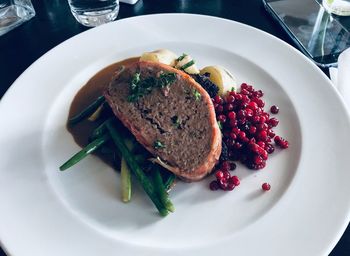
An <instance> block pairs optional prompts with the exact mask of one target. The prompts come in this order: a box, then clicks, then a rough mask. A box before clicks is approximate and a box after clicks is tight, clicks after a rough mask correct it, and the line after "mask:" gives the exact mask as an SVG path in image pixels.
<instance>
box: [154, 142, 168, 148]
mask: <svg viewBox="0 0 350 256" xmlns="http://www.w3.org/2000/svg"><path fill="white" fill-rule="evenodd" d="M153 147H154V148H155V149H160V148H165V146H164V144H163V143H162V142H160V141H159V140H156V141H155V142H154V144H153Z"/></svg>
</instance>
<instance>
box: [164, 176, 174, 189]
mask: <svg viewBox="0 0 350 256" xmlns="http://www.w3.org/2000/svg"><path fill="white" fill-rule="evenodd" d="M175 179H176V176H175V174H173V173H171V174H170V175H169V177H168V178H167V179H166V180H165V182H164V187H165V190H166V191H169V190H170V189H171V188H172V187H173V185H174V182H175Z"/></svg>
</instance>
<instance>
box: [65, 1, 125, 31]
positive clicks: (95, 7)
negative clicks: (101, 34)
mask: <svg viewBox="0 0 350 256" xmlns="http://www.w3.org/2000/svg"><path fill="white" fill-rule="evenodd" d="M68 3H69V6H70V10H71V12H72V14H73V15H74V17H75V19H76V20H77V21H78V22H79V23H81V24H82V25H84V26H88V27H96V26H99V25H102V24H105V23H107V22H110V21H113V20H115V19H116V18H117V16H118V13H119V0H68Z"/></svg>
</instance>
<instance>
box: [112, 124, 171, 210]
mask: <svg viewBox="0 0 350 256" xmlns="http://www.w3.org/2000/svg"><path fill="white" fill-rule="evenodd" d="M106 126H107V129H108V131H109V132H110V135H111V137H112V139H113V141H114V143H115V145H116V146H117V148H119V150H120V152H121V153H122V155H123V157H124V159H125V161H126V162H127V164H128V166H129V167H130V169H131V171H132V172H133V173H134V175H135V177H136V178H137V180H138V181H139V182H140V184H141V185H142V188H143V189H144V190H145V192H146V193H147V195H148V196H149V198H150V199H151V200H152V202H153V203H154V205H155V206H156V207H157V209H158V211H159V213H160V215H162V216H166V215H167V214H168V211H167V209H166V208H164V206H163V204H162V203H161V202H160V200H159V198H158V195H157V193H156V191H155V188H154V186H153V184H152V182H151V181H150V179H149V178H148V177H147V176H146V175H145V173H144V172H143V171H142V169H141V168H140V166H139V165H138V163H137V162H136V161H135V159H134V156H133V155H132V154H131V153H130V151H129V150H128V148H127V147H126V145H125V143H124V140H123V138H122V136H120V135H119V133H118V132H117V130H116V129H115V128H114V126H113V124H112V122H111V121H108V122H107V123H106Z"/></svg>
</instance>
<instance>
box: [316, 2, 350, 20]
mask: <svg viewBox="0 0 350 256" xmlns="http://www.w3.org/2000/svg"><path fill="white" fill-rule="evenodd" d="M322 4H323V7H324V8H325V9H326V10H327V11H328V12H329V13H333V14H336V15H339V16H350V0H323V1H322Z"/></svg>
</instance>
